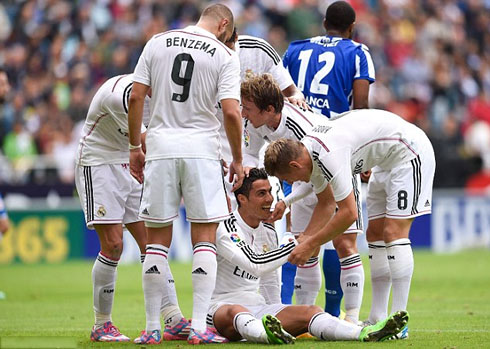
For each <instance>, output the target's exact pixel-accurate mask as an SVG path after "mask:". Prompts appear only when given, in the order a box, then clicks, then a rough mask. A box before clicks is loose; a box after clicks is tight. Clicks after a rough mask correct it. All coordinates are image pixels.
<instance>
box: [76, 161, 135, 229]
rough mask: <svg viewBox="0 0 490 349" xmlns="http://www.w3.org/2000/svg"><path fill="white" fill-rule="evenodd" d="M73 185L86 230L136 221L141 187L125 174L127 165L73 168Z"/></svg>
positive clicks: (127, 170)
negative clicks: (103, 225)
mask: <svg viewBox="0 0 490 349" xmlns="http://www.w3.org/2000/svg"><path fill="white" fill-rule="evenodd" d="M75 184H76V187H77V191H78V195H79V197H80V204H81V205H82V208H83V213H84V214H85V222H87V227H88V228H89V229H93V225H94V224H118V223H122V224H126V223H134V222H138V221H140V219H139V218H138V211H139V207H140V200H141V191H142V185H141V184H140V183H138V181H137V180H136V179H135V178H134V177H133V176H131V174H130V173H129V164H113V165H98V166H79V165H77V166H76V167H75Z"/></svg>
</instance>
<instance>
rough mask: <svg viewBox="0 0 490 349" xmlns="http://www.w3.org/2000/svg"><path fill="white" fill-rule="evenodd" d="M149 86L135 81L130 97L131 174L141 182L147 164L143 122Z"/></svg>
mask: <svg viewBox="0 0 490 349" xmlns="http://www.w3.org/2000/svg"><path fill="white" fill-rule="evenodd" d="M149 88H150V87H149V86H147V85H144V84H141V83H138V82H134V83H133V89H132V91H131V96H130V97H129V109H128V131H129V150H130V151H129V169H130V172H131V175H132V176H133V177H134V178H136V180H137V181H138V182H140V183H143V167H144V165H145V154H144V153H143V150H142V146H141V122H142V119H143V107H144V102H145V96H146V94H147V92H148V90H149Z"/></svg>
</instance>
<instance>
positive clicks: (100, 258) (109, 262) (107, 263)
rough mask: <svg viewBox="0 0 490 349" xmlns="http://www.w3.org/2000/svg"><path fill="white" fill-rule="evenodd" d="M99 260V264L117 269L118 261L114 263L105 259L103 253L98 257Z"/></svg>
mask: <svg viewBox="0 0 490 349" xmlns="http://www.w3.org/2000/svg"><path fill="white" fill-rule="evenodd" d="M97 260H98V261H99V262H101V263H102V264H105V265H108V266H110V267H117V262H118V261H114V260H112V259H109V258H107V257H105V256H104V255H102V254H101V253H99V255H98V256H97Z"/></svg>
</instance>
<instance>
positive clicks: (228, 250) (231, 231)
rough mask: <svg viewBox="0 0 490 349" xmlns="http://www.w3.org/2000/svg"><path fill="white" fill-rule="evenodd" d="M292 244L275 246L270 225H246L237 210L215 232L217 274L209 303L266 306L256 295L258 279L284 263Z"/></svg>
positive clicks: (274, 234)
mask: <svg viewBox="0 0 490 349" xmlns="http://www.w3.org/2000/svg"><path fill="white" fill-rule="evenodd" d="M295 246H296V241H292V242H289V243H287V244H285V245H282V246H280V247H279V243H278V238H277V233H276V231H275V229H274V226H273V225H272V224H268V223H260V224H259V226H258V227H257V228H255V229H254V228H252V227H250V226H249V225H247V224H246V223H245V222H244V221H243V219H242V217H240V214H239V213H238V210H237V211H235V212H233V213H232V214H231V215H230V218H229V219H227V220H225V221H223V222H221V223H220V224H219V226H218V230H217V232H216V248H217V261H218V271H217V274H216V287H215V289H214V292H213V297H212V300H211V302H212V303H215V302H225V303H232V304H235V303H236V304H257V305H258V304H267V303H266V300H265V299H264V297H263V296H262V295H260V294H259V286H260V278H261V277H264V276H267V275H270V274H275V275H277V274H276V273H277V269H278V268H279V267H280V266H281V265H283V264H284V263H286V262H287V259H288V256H289V254H290V253H291V252H292V250H293V249H294V247H295Z"/></svg>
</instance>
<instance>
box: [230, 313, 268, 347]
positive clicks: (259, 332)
mask: <svg viewBox="0 0 490 349" xmlns="http://www.w3.org/2000/svg"><path fill="white" fill-rule="evenodd" d="M233 327H234V328H235V330H236V331H237V332H238V333H240V335H241V336H242V337H243V338H245V339H246V340H247V341H249V342H252V343H267V344H268V343H269V340H268V339H267V333H266V332H265V329H264V325H263V324H262V321H261V320H259V319H256V318H255V317H253V316H252V314H250V313H245V312H242V313H238V314H236V315H235V317H234V318H233Z"/></svg>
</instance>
